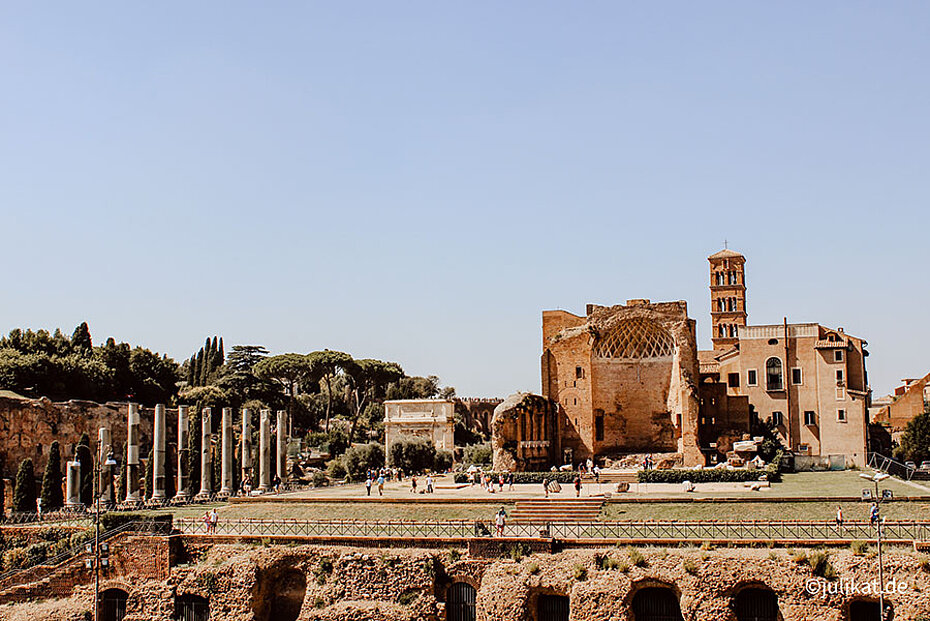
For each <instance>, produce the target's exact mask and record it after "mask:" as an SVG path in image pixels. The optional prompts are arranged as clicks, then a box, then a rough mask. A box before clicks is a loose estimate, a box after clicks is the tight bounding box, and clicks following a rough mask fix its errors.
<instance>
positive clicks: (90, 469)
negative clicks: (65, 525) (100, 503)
mask: <svg viewBox="0 0 930 621" xmlns="http://www.w3.org/2000/svg"><path fill="white" fill-rule="evenodd" d="M74 459H75V461H77V462H78V463H79V464H81V486H80V500H81V503H82V504H83V505H84V506H85V507H89V506H91V505H92V504H94V456H93V455H92V454H91V452H90V436H88V435H87V434H86V433H84V434H82V435H81V439H80V440H78V443H77V446H75V447H74Z"/></svg>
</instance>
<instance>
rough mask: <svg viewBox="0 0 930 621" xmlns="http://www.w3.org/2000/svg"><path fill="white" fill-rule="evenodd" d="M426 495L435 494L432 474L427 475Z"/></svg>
mask: <svg viewBox="0 0 930 621" xmlns="http://www.w3.org/2000/svg"><path fill="white" fill-rule="evenodd" d="M426 493H427V494H432V493H433V475H431V474H427V475H426Z"/></svg>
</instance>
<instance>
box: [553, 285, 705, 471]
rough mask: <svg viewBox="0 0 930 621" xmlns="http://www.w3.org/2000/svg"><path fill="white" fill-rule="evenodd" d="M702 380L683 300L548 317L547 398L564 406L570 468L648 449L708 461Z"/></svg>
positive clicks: (561, 427) (563, 440)
mask: <svg viewBox="0 0 930 621" xmlns="http://www.w3.org/2000/svg"><path fill="white" fill-rule="evenodd" d="M697 377H698V363H697V345H696V341H695V322H694V320H693V319H690V318H689V317H688V306H687V303H685V302H683V301H677V302H660V303H655V304H653V303H651V302H650V301H649V300H629V301H627V303H626V305H617V306H610V307H605V306H596V305H594V304H589V305H588V307H587V312H586V315H585V316H584V317H581V316H578V315H574V314H572V313H569V312H566V311H562V310H557V311H544V312H543V354H542V393H543V395H544V396H546V397H548V398H549V399H551V400H552V401H553V402H555V403H556V404H557V408H558V435H559V440H560V444H561V450H562V461H563V462H564V463H572V462H577V461H580V460H582V459H587V458H589V457H594V456H601V455H606V454H618V453H635V452H641V451H642V452H678V453H680V454H681V455H682V456H683V458H684V462H685V464H687V465H694V464H697V463H703V457H702V456H701V453H700V450H699V447H698V439H697V421H698V393H697Z"/></svg>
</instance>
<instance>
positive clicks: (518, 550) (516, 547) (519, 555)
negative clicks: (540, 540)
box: [508, 543, 533, 563]
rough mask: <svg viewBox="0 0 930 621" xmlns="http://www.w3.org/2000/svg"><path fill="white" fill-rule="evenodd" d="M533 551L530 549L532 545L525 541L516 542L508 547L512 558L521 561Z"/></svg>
mask: <svg viewBox="0 0 930 621" xmlns="http://www.w3.org/2000/svg"><path fill="white" fill-rule="evenodd" d="M532 553H533V551H532V550H530V547H529V546H528V545H526V544H525V543H515V544H512V545H511V546H510V548H508V554H509V555H510V558H511V560H513V561H516V562H517V563H519V562H520V561H522V560H523V557H524V556H529V555H530V554H532Z"/></svg>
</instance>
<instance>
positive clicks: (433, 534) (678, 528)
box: [174, 518, 930, 542]
mask: <svg viewBox="0 0 930 621" xmlns="http://www.w3.org/2000/svg"><path fill="white" fill-rule="evenodd" d="M174 525H175V528H176V529H177V530H178V531H180V532H181V533H183V534H187V535H204V534H215V535H234V536H246V537H265V536H289V537H321V538H330V537H333V538H335V537H345V538H354V537H360V538H368V537H385V538H396V539H430V538H473V537H490V536H492V534H493V533H495V530H496V529H495V525H494V522H492V521H482V520H448V521H426V522H413V521H364V520H330V521H314V520H264V519H262V520H258V519H244V520H225V519H221V520H219V521H218V522H217V524H216V526H215V527H213V528H211V527H210V526H209V525H208V524H207V523H206V522H204V521H203V520H198V519H191V518H181V519H175V521H174ZM503 534H504V536H505V537H543V538H555V539H630V540H649V541H654V540H670V541H671V540H677V541H681V540H687V541H696V542H699V541H705V540H726V541H737V540H738V541H760V542H768V541H833V540H839V541H855V540H867V539H872V538H874V537H875V534H876V533H875V527H874V526H872V525H871V524H870V523H869V522H846V523H844V524H842V525H839V524H836V523H835V522H832V521H735V522H728V521H725V522H716V521H613V522H602V521H590V522H554V521H549V522H547V521H523V520H519V521H518V520H514V521H511V522H509V523H507V524H506V525H505V527H504V533H503ZM882 536H883V537H884V538H887V539H895V540H906V541H926V540H930V521H924V522H918V521H894V522H892V521H887V522H885V524H884V526H883V527H882Z"/></svg>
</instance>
